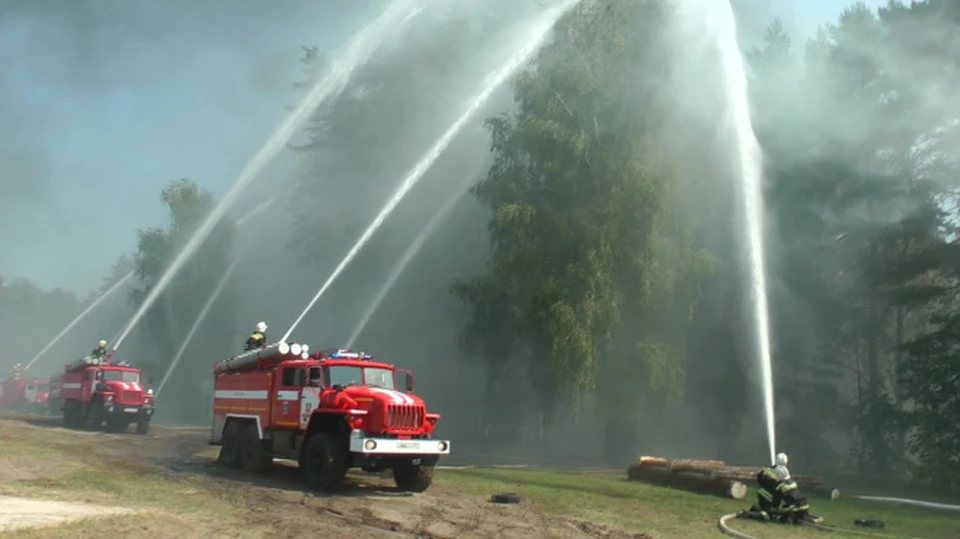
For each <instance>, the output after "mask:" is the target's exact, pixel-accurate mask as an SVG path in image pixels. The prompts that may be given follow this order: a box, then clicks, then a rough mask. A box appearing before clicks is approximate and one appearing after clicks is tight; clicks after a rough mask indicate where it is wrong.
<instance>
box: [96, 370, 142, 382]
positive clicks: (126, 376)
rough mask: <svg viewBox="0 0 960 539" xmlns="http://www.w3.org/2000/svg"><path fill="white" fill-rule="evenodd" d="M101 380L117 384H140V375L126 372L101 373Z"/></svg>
mask: <svg viewBox="0 0 960 539" xmlns="http://www.w3.org/2000/svg"><path fill="white" fill-rule="evenodd" d="M103 379H104V381H106V380H114V381H117V382H129V383H133V384H138V383H140V373H139V372H128V371H103Z"/></svg>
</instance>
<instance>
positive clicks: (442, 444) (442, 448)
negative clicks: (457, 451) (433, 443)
mask: <svg viewBox="0 0 960 539" xmlns="http://www.w3.org/2000/svg"><path fill="white" fill-rule="evenodd" d="M437 448H438V449H440V451H446V450H447V442H438V443H437Z"/></svg>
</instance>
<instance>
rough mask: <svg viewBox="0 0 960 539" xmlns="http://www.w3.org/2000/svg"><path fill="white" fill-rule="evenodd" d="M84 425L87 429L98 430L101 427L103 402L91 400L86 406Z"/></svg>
mask: <svg viewBox="0 0 960 539" xmlns="http://www.w3.org/2000/svg"><path fill="white" fill-rule="evenodd" d="M85 419H86V427H87V429H88V430H100V429H101V428H102V427H103V403H102V402H98V401H95V402H92V403H91V404H90V408H87V416H86V417H85Z"/></svg>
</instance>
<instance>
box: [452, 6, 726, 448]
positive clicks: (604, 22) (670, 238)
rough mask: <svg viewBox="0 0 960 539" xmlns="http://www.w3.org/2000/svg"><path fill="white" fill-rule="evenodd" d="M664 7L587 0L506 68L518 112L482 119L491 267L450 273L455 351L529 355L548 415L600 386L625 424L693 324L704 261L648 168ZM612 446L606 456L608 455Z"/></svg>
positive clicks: (497, 357) (482, 194) (676, 385)
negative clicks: (457, 336)
mask: <svg viewBox="0 0 960 539" xmlns="http://www.w3.org/2000/svg"><path fill="white" fill-rule="evenodd" d="M661 22H662V13H661V11H660V7H659V6H658V5H657V4H655V3H651V2H585V3H583V4H581V6H580V7H578V8H577V9H575V10H574V12H572V13H571V14H570V15H568V16H567V17H565V18H564V19H563V20H562V21H560V23H559V24H558V25H557V27H556V29H555V37H554V40H553V41H552V42H551V43H550V44H548V45H547V46H546V47H544V48H543V49H542V51H541V52H540V53H539V54H538V56H537V58H536V59H535V60H534V61H533V62H532V65H531V66H530V67H529V69H527V70H526V71H525V72H523V73H522V74H520V75H519V76H518V77H517V80H516V82H515V84H514V99H515V100H516V104H517V109H518V111H517V112H516V113H515V114H511V115H501V116H497V117H493V118H490V119H489V120H488V121H487V126H488V128H489V130H490V133H491V140H492V142H491V147H492V151H493V153H494V158H495V160H494V163H493V166H492V167H491V169H490V172H489V174H488V176H487V178H486V179H485V180H483V181H481V182H480V183H479V184H477V185H476V186H475V187H474V189H473V193H474V194H475V196H476V198H477V200H478V201H479V202H480V203H481V204H482V205H484V206H486V207H488V208H489V209H490V211H491V215H492V217H491V220H490V223H489V231H490V239H491V245H492V250H493V254H492V257H491V259H490V263H489V269H488V271H487V272H486V273H485V274H484V275H482V276H479V277H476V278H474V279H472V280H469V281H461V282H458V283H455V284H454V285H453V288H452V291H453V293H454V295H455V296H456V297H457V298H459V300H460V301H461V302H462V303H463V305H464V306H465V308H466V309H467V311H468V314H469V316H468V320H467V322H466V325H465V326H464V331H463V335H462V340H463V343H464V346H465V350H467V351H468V352H472V353H478V354H479V355H480V357H482V358H483V359H485V360H486V361H489V362H492V363H493V364H496V363H498V362H503V361H507V360H508V359H519V360H523V361H526V362H527V363H528V365H529V373H530V379H531V384H532V389H533V390H534V392H535V393H536V394H537V395H538V396H539V402H540V407H541V409H542V410H543V411H544V412H545V413H546V415H547V417H548V418H549V417H550V414H551V413H552V412H553V410H554V408H555V407H556V406H557V405H558V404H563V403H572V404H573V405H574V406H575V407H577V406H579V405H580V404H581V403H582V402H583V400H584V399H585V398H586V397H587V396H589V395H593V394H599V395H600V396H601V402H602V406H603V407H604V409H605V410H606V414H607V416H608V425H609V427H608V431H613V430H617V429H619V430H625V431H627V432H629V431H631V430H632V427H631V426H630V417H631V416H632V413H631V412H630V410H631V409H633V408H634V407H635V406H637V405H638V404H639V402H640V401H639V400H638V397H639V395H640V394H641V392H638V391H637V390H636V388H637V387H644V388H647V391H646V392H647V393H655V392H659V393H661V394H662V395H663V396H664V397H667V396H676V395H677V394H678V393H679V392H680V390H681V388H682V384H683V357H684V354H683V347H682V342H683V341H682V339H678V338H677V337H678V335H670V334H669V333H667V332H665V331H658V330H660V329H663V328H662V327H661V326H666V325H670V324H663V323H662V322H664V321H666V320H670V321H672V322H675V321H686V322H687V323H689V319H690V318H691V314H692V313H691V309H692V308H693V306H694V305H695V304H696V301H697V299H698V298H699V293H698V287H699V285H700V282H701V281H702V279H703V277H704V276H705V275H706V274H707V273H709V271H710V269H711V263H710V260H709V258H708V257H706V256H705V255H704V253H702V252H699V251H697V250H696V249H694V248H693V247H692V246H691V245H689V244H688V243H687V242H685V241H684V240H685V239H686V238H685V236H684V234H685V232H686V231H685V230H684V228H683V226H682V225H681V220H678V219H671V218H670V216H669V214H668V213H669V212H668V210H667V209H666V205H667V200H668V199H669V198H670V196H671V188H672V185H671V178H670V176H669V175H667V174H664V173H662V171H660V170H657V168H656V167H655V165H654V159H653V152H654V145H653V144H652V142H651V138H652V137H653V135H654V133H655V131H656V129H657V126H658V122H659V121H660V119H659V118H657V117H656V115H655V114H654V115H652V114H651V110H652V109H653V108H654V107H652V105H653V103H654V99H655V97H654V96H655V93H654V91H653V87H652V85H650V86H648V87H643V86H638V84H637V83H636V80H637V79H639V77H638V74H639V73H645V74H648V75H650V76H651V77H653V78H655V77H656V73H657V72H658V71H662V70H663V69H664V65H663V62H662V60H661V57H660V56H659V55H658V53H659V50H658V49H657V42H656V36H657V25H658V24H659V23H661ZM608 456H609V457H611V458H615V456H614V455H612V454H611V455H608Z"/></svg>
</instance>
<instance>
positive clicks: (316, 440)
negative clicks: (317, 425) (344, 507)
mask: <svg viewBox="0 0 960 539" xmlns="http://www.w3.org/2000/svg"><path fill="white" fill-rule="evenodd" d="M304 451H305V453H306V454H305V455H304V458H303V464H304V466H303V472H302V473H303V479H304V481H305V482H306V483H307V486H308V487H310V488H312V489H316V490H324V491H328V492H329V491H334V490H337V488H339V487H340V486H341V485H342V484H343V478H344V477H346V475H347V467H348V466H349V458H350V453H349V452H348V451H347V447H346V444H345V443H344V440H343V439H342V438H341V437H339V436H336V435H334V434H328V433H326V432H322V433H319V434H314V435H313V436H311V437H310V440H309V441H308V442H307V446H306V447H305V448H304Z"/></svg>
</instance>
